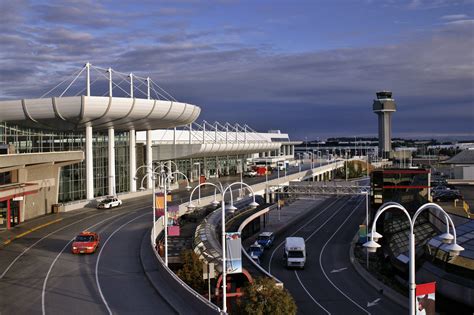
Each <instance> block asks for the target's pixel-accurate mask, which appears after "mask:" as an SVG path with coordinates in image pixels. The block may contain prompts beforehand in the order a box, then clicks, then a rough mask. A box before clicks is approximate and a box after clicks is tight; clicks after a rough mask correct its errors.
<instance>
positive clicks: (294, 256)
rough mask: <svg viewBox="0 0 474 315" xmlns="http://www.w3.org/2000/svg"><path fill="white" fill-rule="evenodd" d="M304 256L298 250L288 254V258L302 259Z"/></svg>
mask: <svg viewBox="0 0 474 315" xmlns="http://www.w3.org/2000/svg"><path fill="white" fill-rule="evenodd" d="M303 257H304V254H303V252H302V251H300V250H290V251H289V252H288V258H303Z"/></svg>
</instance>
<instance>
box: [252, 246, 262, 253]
mask: <svg viewBox="0 0 474 315" xmlns="http://www.w3.org/2000/svg"><path fill="white" fill-rule="evenodd" d="M250 251H251V252H259V251H261V249H260V247H257V246H252V247H250Z"/></svg>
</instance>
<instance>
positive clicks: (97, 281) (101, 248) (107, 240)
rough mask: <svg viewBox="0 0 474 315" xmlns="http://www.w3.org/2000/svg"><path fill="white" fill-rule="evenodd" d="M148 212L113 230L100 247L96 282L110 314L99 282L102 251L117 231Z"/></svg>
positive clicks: (96, 264) (96, 266)
mask: <svg viewBox="0 0 474 315" xmlns="http://www.w3.org/2000/svg"><path fill="white" fill-rule="evenodd" d="M147 214H149V213H144V214H142V215H139V216H138V217H135V218H133V219H131V220H130V221H127V222H125V223H124V224H122V225H121V226H120V227H118V228H117V229H116V230H115V231H113V232H112V234H110V235H109V237H108V238H107V239H106V240H105V242H104V244H102V246H101V247H100V250H99V255H98V256H97V261H96V263H95V283H96V284H97V288H98V289H99V294H100V297H101V298H102V302H103V303H104V305H105V307H106V308H107V311H108V312H109V314H110V315H112V310H111V309H110V307H109V304H108V303H107V300H106V299H105V296H104V294H103V293H102V289H101V286H100V282H99V263H100V257H101V256H102V251H103V250H104V248H105V246H106V245H107V243H108V242H109V240H110V239H111V238H112V236H114V235H115V233H117V232H118V231H120V230H121V229H122V228H123V227H124V226H126V225H128V224H130V223H132V222H133V221H135V220H137V219H140V218H141V217H143V216H145V215H147Z"/></svg>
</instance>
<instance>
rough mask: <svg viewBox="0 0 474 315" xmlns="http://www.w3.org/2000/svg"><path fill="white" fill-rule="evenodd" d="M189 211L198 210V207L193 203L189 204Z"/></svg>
mask: <svg viewBox="0 0 474 315" xmlns="http://www.w3.org/2000/svg"><path fill="white" fill-rule="evenodd" d="M186 207H187V208H188V209H189V210H194V209H196V205H195V204H194V203H192V202H189V203H188V205H187V206H186Z"/></svg>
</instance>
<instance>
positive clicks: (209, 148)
mask: <svg viewBox="0 0 474 315" xmlns="http://www.w3.org/2000/svg"><path fill="white" fill-rule="evenodd" d="M280 146H281V144H280V143H278V142H248V143H243V142H241V143H197V144H196V143H193V144H176V145H173V144H159V145H153V158H154V159H155V160H169V159H183V158H198V157H213V156H224V155H236V154H252V153H259V152H265V151H270V150H276V149H278V148H279V147H280Z"/></svg>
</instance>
